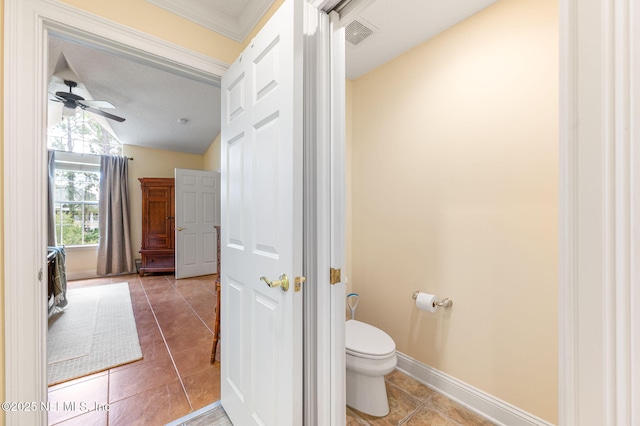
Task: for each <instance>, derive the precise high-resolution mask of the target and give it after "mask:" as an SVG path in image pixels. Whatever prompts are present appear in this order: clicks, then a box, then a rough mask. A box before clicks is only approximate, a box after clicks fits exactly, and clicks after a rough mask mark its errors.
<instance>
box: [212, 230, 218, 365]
mask: <svg viewBox="0 0 640 426" xmlns="http://www.w3.org/2000/svg"><path fill="white" fill-rule="evenodd" d="M214 228H216V232H217V234H218V253H217V256H218V276H217V277H216V321H215V323H214V324H213V347H212V348H211V363H212V364H213V363H214V362H216V351H217V350H218V341H219V340H220V226H214Z"/></svg>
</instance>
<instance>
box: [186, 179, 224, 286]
mask: <svg viewBox="0 0 640 426" xmlns="http://www.w3.org/2000/svg"><path fill="white" fill-rule="evenodd" d="M219 200H220V173H218V172H211V171H206V170H187V169H176V170H175V226H176V229H175V233H176V240H175V241H176V257H175V259H176V260H175V262H176V264H175V267H176V278H188V277H197V276H200V275H209V274H215V273H217V272H218V271H217V254H218V247H217V238H218V236H217V235H216V230H215V228H214V226H215V225H219V224H220V201H219Z"/></svg>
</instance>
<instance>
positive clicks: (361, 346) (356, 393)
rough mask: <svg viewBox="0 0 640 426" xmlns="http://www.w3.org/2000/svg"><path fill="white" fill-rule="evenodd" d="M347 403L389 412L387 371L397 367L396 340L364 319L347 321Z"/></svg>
mask: <svg viewBox="0 0 640 426" xmlns="http://www.w3.org/2000/svg"><path fill="white" fill-rule="evenodd" d="M345 331H346V333H345V334H346V336H345V337H346V339H345V343H346V345H345V346H346V364H347V377H346V382H347V405H348V406H349V407H351V408H355V409H356V410H358V411H361V412H363V413H366V414H369V415H372V416H378V417H382V416H386V415H387V414H389V401H388V399H387V389H386V388H385V385H384V375H385V374H389V373H391V372H392V371H393V369H394V368H396V365H397V364H398V358H397V356H396V344H395V342H394V341H393V339H392V338H391V337H390V336H389V335H388V334H387V333H385V332H384V331H382V330H380V329H379V328H376V327H374V326H372V325H369V324H366V323H364V322H360V321H356V320H349V321H347V324H346V330H345Z"/></svg>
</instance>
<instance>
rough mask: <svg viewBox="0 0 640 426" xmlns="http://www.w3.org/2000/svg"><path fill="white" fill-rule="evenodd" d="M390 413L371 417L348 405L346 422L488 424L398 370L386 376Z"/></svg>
mask: <svg viewBox="0 0 640 426" xmlns="http://www.w3.org/2000/svg"><path fill="white" fill-rule="evenodd" d="M385 384H386V386H387V396H388V398H389V414H388V415H387V416H385V417H372V416H369V415H367V414H364V413H361V412H359V411H357V410H354V409H351V408H349V407H347V425H354V426H355V425H371V426H374V425H375V426H377V425H385V426H387V425H394V426H395V425H411V426H416V425H429V426H431V425H433V426H476V425H477V426H491V425H492V423H490V422H488V421H487V420H484V419H483V418H482V417H480V416H478V415H476V414H475V413H473V412H471V411H469V410H467V409H466V408H464V407H463V406H462V405H460V404H457V403H455V402H453V401H451V400H450V399H448V398H446V397H445V396H443V395H441V394H439V393H437V392H435V391H434V390H432V389H430V388H428V387H427V386H425V385H423V384H422V383H420V382H418V381H416V380H414V379H412V378H411V377H409V376H407V375H405V374H404V373H402V372H400V371H399V370H395V371H393V372H392V373H391V374H389V375H387V376H386V377H385Z"/></svg>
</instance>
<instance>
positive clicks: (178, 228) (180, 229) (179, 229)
mask: <svg viewBox="0 0 640 426" xmlns="http://www.w3.org/2000/svg"><path fill="white" fill-rule="evenodd" d="M176 229H177V230H178V231H182V230H183V229H186V228H181V227H179V226H178V227H177V228H176Z"/></svg>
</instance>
